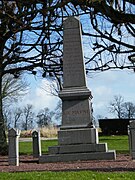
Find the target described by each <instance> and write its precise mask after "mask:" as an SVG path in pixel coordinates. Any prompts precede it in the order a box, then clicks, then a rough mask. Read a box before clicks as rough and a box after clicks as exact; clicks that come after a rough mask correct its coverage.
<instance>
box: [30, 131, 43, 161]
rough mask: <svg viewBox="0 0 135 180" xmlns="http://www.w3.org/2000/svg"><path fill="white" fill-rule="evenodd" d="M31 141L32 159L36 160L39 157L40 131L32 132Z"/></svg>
mask: <svg viewBox="0 0 135 180" xmlns="http://www.w3.org/2000/svg"><path fill="white" fill-rule="evenodd" d="M32 139H33V157H34V158H38V157H39V156H41V140H40V131H37V130H34V131H33V132H32Z"/></svg>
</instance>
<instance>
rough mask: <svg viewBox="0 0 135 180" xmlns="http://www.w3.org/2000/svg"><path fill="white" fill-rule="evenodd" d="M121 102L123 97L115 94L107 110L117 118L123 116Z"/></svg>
mask: <svg viewBox="0 0 135 180" xmlns="http://www.w3.org/2000/svg"><path fill="white" fill-rule="evenodd" d="M123 103H124V98H123V97H122V96H121V95H115V96H114V99H113V100H112V101H111V102H110V106H109V112H111V113H113V114H116V117H117V118H119V119H120V118H123Z"/></svg>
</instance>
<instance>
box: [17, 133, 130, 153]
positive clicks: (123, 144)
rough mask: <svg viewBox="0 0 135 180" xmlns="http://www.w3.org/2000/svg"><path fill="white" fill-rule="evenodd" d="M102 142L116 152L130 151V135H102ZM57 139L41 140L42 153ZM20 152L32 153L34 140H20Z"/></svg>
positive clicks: (55, 142) (100, 138)
mask: <svg viewBox="0 0 135 180" xmlns="http://www.w3.org/2000/svg"><path fill="white" fill-rule="evenodd" d="M99 141H100V143H104V142H106V143H107V145H108V149H109V150H116V153H125V154H127V153H129V145H128V136H101V137H99ZM57 144H58V142H57V140H44V141H41V147H42V153H47V151H48V147H49V146H55V145H57ZM19 146H20V150H19V152H20V154H32V142H20V143H19Z"/></svg>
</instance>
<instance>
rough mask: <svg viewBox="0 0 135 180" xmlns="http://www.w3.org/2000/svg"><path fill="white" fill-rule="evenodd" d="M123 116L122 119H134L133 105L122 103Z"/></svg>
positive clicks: (134, 107) (134, 108)
mask: <svg viewBox="0 0 135 180" xmlns="http://www.w3.org/2000/svg"><path fill="white" fill-rule="evenodd" d="M122 106H123V111H124V112H123V116H124V118H128V119H132V118H135V105H134V104H133V103H132V102H125V103H123V105H122Z"/></svg>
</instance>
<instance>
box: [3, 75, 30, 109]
mask: <svg viewBox="0 0 135 180" xmlns="http://www.w3.org/2000/svg"><path fill="white" fill-rule="evenodd" d="M28 90H29V84H28V83H27V81H26V80H25V79H24V78H23V77H21V76H20V77H18V78H17V79H16V78H14V77H13V75H11V74H6V75H5V76H4V77H3V79H2V100H3V106H4V108H5V106H10V105H11V104H12V102H17V101H18V99H20V98H22V97H23V96H24V95H26V93H28Z"/></svg>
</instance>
